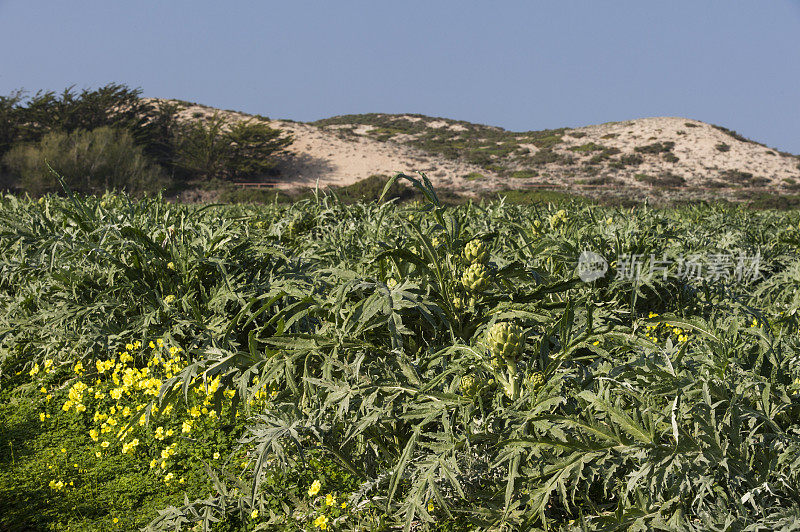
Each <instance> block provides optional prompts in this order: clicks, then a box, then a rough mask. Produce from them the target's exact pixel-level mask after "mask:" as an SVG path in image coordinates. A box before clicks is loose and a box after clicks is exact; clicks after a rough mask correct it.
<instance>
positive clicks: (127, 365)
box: [29, 339, 319, 490]
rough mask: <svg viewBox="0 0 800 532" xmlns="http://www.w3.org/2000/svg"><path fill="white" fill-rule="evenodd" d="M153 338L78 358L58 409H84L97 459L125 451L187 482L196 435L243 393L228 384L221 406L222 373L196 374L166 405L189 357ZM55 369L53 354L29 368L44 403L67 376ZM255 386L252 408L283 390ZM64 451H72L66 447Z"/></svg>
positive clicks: (57, 485)
mask: <svg viewBox="0 0 800 532" xmlns="http://www.w3.org/2000/svg"><path fill="white" fill-rule="evenodd" d="M147 345H148V346H149V350H148V349H147V348H146V347H143V344H142V342H138V341H137V342H133V343H128V344H127V345H125V346H124V349H121V348H120V349H119V350H117V351H116V353H115V354H113V355H112V356H110V357H108V358H100V359H98V360H95V361H93V362H92V363H91V364H88V363H87V364H86V367H84V363H82V362H80V361H79V362H77V363H75V364H74V365H73V366H71V372H70V373H71V376H70V377H69V378H71V379H72V382H71V383H69V386H68V388H67V390H66V397H64V402H63V403H59V406H58V407H56V408H57V409H58V410H59V411H60V412H61V413H62V414H61V415H75V416H80V417H81V418H82V419H83V420H84V422H85V423H86V425H87V434H88V436H89V438H90V439H91V442H92V443H91V444H90V448H89V450H90V451H92V452H93V453H94V455H95V457H96V458H102V457H103V456H104V455H106V454H107V453H108V452H110V451H114V452H117V451H118V452H120V453H121V454H122V455H125V456H127V457H128V458H129V459H132V460H136V461H140V462H143V463H144V464H147V463H148V462H149V464H150V470H151V471H154V472H157V473H156V474H157V475H158V476H159V477H160V478H161V480H162V481H163V482H165V483H167V484H170V483H173V482H177V483H178V484H183V482H184V478H183V477H180V472H181V471H183V470H184V469H185V462H186V460H185V459H186V458H188V457H190V456H193V455H192V453H193V452H195V451H193V450H192V447H191V446H192V442H193V441H195V440H196V439H197V438H198V437H202V435H204V434H207V433H209V432H211V431H214V430H216V429H217V428H218V426H219V423H220V417H221V416H222V415H224V413H226V412H229V410H230V408H231V407H232V405H231V403H230V401H231V400H232V399H233V397H234V396H235V393H236V392H235V391H234V390H232V389H229V390H225V391H224V393H223V394H222V399H223V401H222V404H221V408H222V411H218V409H217V408H218V407H220V405H219V404H217V406H215V396H217V395H218V392H219V391H220V386H221V381H220V378H219V377H216V378H214V379H203V378H202V377H197V378H196V379H195V380H194V381H193V382H191V383H190V386H189V392H190V393H189V395H188V398H187V399H186V402H185V403H183V402H182V403H181V406H180V407H179V408H178V407H177V406H176V407H175V408H173V405H171V404H168V405H159V404H158V401H157V397H158V394H159V392H160V391H161V390H162V388H163V386H164V383H166V382H168V381H169V379H172V378H173V377H175V376H176V375H179V374H180V372H181V371H182V370H184V369H185V368H186V366H187V364H188V362H189V361H188V359H187V357H186V355H185V353H184V352H183V350H182V349H181V348H180V347H177V346H169V345H168V344H167V343H166V342H165V341H164V340H162V339H157V340H155V341H151V342H148V343H147ZM53 371H54V363H53V361H52V360H47V361H45V362H44V363H43V364H41V365H39V364H37V365H34V366H33V368H32V369H31V370H30V371H29V373H30V376H31V377H34V378H36V379H38V380H40V381H41V383H40V384H37V386H41V388H40V391H41V392H42V394H46V401H44V402H43V404H46V403H47V402H49V401H50V400H51V399H52V398H53V396H52V395H51V394H50V393H48V388H51V389H55V387H56V386H57V387H60V385H59V384H57V383H55V382H51V381H53V379H54V378H55V379H61V378H62V377H63V373H60V374H56V376H55V377H53V378H51V377H47V376H46V375H47V374H50V373H53ZM43 373H44V374H46V375H43ZM183 384H184V383H183V382H182V381H177V382H176V383H175V385H176V386H183ZM52 385H55V386H52ZM253 385H254V387H255V388H256V391H255V392H254V394H253V396H252V397H251V398H250V400H249V405H250V407H254V406H265V405H266V404H267V402H268V401H269V400H270V399H271V398H274V397H276V395H277V393H278V391H277V389H275V388H274V387H270V386H266V385H265V386H261V387H259V386H258V379H257V378H255V379H254V380H253ZM45 410H46V411H45V412H41V413H40V414H39V419H40V421H41V422H46V421H47V420H48V418H49V417H50V413H49V412H47V410H48V409H47V408H46V409H45ZM231 413H233V412H231ZM233 414H235V415H238V414H239V412H238V411H237V412H235V413H233ZM148 419H149V423H148ZM92 446H94V448H91V447H92ZM61 452H62V453H63V455H64V456H66V455H67V449H66V448H63V449H62V450H61ZM70 452H72V451H71V450H70ZM210 454H211V453H209V456H210ZM213 457H214V459H215V460H218V459H219V458H220V453H219V452H214V453H213ZM246 463H247V462H245V464H246ZM47 480H50V479H47ZM49 485H50V487H51V488H52V489H53V490H61V489H63V488H64V487H65V486H68V485H69V484H65V483H64V482H63V481H61V480H58V478H56V479H54V480H52V481H51V482H50V484H49ZM318 489H319V488H318Z"/></svg>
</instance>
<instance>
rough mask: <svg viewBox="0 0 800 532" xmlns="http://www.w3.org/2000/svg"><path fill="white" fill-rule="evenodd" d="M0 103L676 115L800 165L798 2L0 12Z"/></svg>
mask: <svg viewBox="0 0 800 532" xmlns="http://www.w3.org/2000/svg"><path fill="white" fill-rule="evenodd" d="M0 49H1V50H2V51H3V53H2V59H0V94H7V93H9V92H10V91H12V90H13V89H17V88H25V89H29V90H36V89H54V90H60V89H63V88H64V87H66V86H68V85H72V84H75V85H77V86H78V87H79V88H81V87H97V86H99V85H103V84H105V83H108V82H112V81H113V82H119V83H125V84H128V85H130V86H134V87H141V88H142V89H143V91H144V94H145V95H146V96H158V97H167V98H181V99H184V100H190V101H195V102H200V103H204V104H207V105H213V106H215V107H221V108H226V109H237V110H242V111H247V112H251V113H260V114H263V115H267V116H270V117H273V118H291V119H294V120H315V119H319V118H325V117H329V116H334V115H339V114H348V113H367V112H387V113H405V112H410V113H423V114H427V115H432V116H444V117H448V118H455V119H461V120H468V121H471V122H479V123H484V124H491V125H498V126H502V127H505V128H507V129H511V130H516V131H521V130H529V129H544V128H553V127H561V126H569V127H574V126H581V125H587V124H595V123H602V122H609V121H616V120H626V119H631V118H638V117H646V116H683V117H688V118H696V119H699V120H704V121H707V122H712V123H715V124H719V125H723V126H726V127H729V128H731V129H735V130H737V131H738V132H740V133H742V134H743V135H745V136H747V137H750V138H753V139H755V140H758V141H761V142H764V143H766V144H768V145H770V146H773V147H777V148H779V149H783V150H786V151H791V152H793V153H800V0H772V1H769V2H765V1H763V0H761V1H755V0H753V1H744V0H742V1H739V0H718V1H712V0H708V1H697V0H694V1H683V0H673V1H672V2H651V1H642V0H637V1H627V0H615V1H614V2H599V1H596V0H594V1H570V0H562V1H559V2H544V1H531V0H529V1H501V0H495V1H491V2H472V1H469V0H460V1H444V0H442V1H435V0H428V1H427V2H417V1H414V0H406V1H403V2H388V1H379V0H371V1H346V0H341V1H338V2H322V1H319V2H310V1H308V2H307V1H300V0H297V1H289V2H287V1H282V2H263V1H262V2H255V1H253V2H219V1H214V2H207V1H204V0H192V1H182V0H169V1H167V2H164V1H163V0H162V1H159V2H156V1H149V0H141V1H136V2H115V1H108V0H105V1H94V0H76V1H71V2H55V1H49V2H46V1H36V0H0Z"/></svg>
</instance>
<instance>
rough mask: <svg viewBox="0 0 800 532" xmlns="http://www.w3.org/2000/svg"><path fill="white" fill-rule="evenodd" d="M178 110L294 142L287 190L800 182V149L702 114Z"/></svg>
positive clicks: (640, 191) (733, 192) (628, 188)
mask: <svg viewBox="0 0 800 532" xmlns="http://www.w3.org/2000/svg"><path fill="white" fill-rule="evenodd" d="M181 105H182V111H181V117H182V118H184V119H186V120H198V119H204V118H206V117H209V116H211V115H212V114H213V113H215V112H220V113H223V114H226V115H228V116H229V117H230V118H233V119H256V120H265V121H267V122H268V123H269V125H270V126H271V127H274V128H277V129H281V130H284V131H287V132H289V133H291V134H292V135H293V136H294V138H295V141H294V143H293V144H292V145H291V146H290V148H289V153H288V154H287V156H286V157H285V158H284V160H283V161H282V163H281V165H280V177H279V178H277V179H275V178H273V179H272V181H274V182H275V186H277V187H280V188H291V187H298V186H313V185H315V184H316V183H317V182H319V184H320V186H323V187H324V186H341V185H348V184H351V183H354V182H356V181H359V180H361V179H364V178H366V177H369V176H370V175H373V174H392V173H395V172H398V171H403V172H415V171H422V172H425V173H426V174H427V175H428V177H429V178H430V179H431V181H432V182H433V183H434V185H435V186H437V187H443V188H450V189H451V190H453V191H455V192H460V193H468V194H469V193H480V192H486V191H491V190H499V189H504V188H533V187H552V188H559V189H564V190H567V191H576V192H578V191H580V192H582V193H588V194H590V195H591V194H596V193H598V192H600V193H603V192H612V193H616V194H619V195H629V196H632V197H647V196H654V197H664V196H676V197H679V196H687V195H700V196H707V197H712V196H725V197H736V196H737V195H738V196H741V195H742V193H743V192H747V191H753V190H762V191H763V190H766V191H769V192H775V193H786V194H788V193H798V192H799V191H800V157H798V156H796V155H792V154H788V153H783V152H779V151H777V150H774V149H771V148H769V147H767V146H764V145H763V144H760V143H757V142H754V141H751V140H749V139H745V138H743V137H741V136H740V135H738V134H737V133H736V132H733V131H730V130H727V129H725V128H722V127H719V126H714V125H711V124H707V123H704V122H700V121H697V120H691V119H685V118H675V117H659V118H642V119H637V120H629V121H625V122H611V123H607V124H600V125H594V126H587V127H580V128H574V129H569V128H562V129H553V130H543V131H527V132H512V131H507V130H504V129H502V128H498V127H492V126H484V125H478V124H472V123H469V122H463V121H457V120H449V119H442V118H433V117H428V116H423V115H409V114H405V115H389V114H363V115H347V116H339V117H333V118H329V119H325V120H319V121H317V122H311V123H300V122H293V121H288V120H272V119H267V118H264V117H253V116H251V115H247V114H244V113H238V112H235V111H219V110H217V109H214V108H210V107H206V106H202V105H197V104H187V103H185V102H181Z"/></svg>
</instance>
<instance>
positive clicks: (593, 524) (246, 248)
mask: <svg viewBox="0 0 800 532" xmlns="http://www.w3.org/2000/svg"><path fill="white" fill-rule="evenodd" d="M395 179H407V180H408V181H409V182H410V183H411V184H412V185H413V186H415V187H417V188H418V189H419V190H420V191H421V192H422V194H424V197H425V199H426V201H425V202H424V203H423V204H413V205H396V204H394V203H391V202H389V203H382V202H377V203H370V204H363V203H362V204H355V205H344V204H342V203H340V202H339V201H338V200H337V199H336V198H335V197H333V196H327V195H320V196H318V197H316V198H315V199H314V200H306V201H301V202H298V203H296V204H294V205H292V206H289V207H286V206H281V205H266V206H243V205H235V206H223V205H208V206H192V205H173V204H169V203H167V202H164V201H163V200H161V199H146V200H138V201H134V200H132V199H130V198H128V197H126V196H124V195H111V194H109V195H106V196H103V197H86V198H78V197H69V198H57V197H46V198H43V199H41V200H38V201H36V200H29V199H22V198H17V197H13V196H6V197H4V198H3V199H2V201H0V310H2V312H0V370H1V371H2V374H0V394H4V395H3V397H4V399H5V400H7V401H10V400H12V399H14V400H20V399H23V400H25V401H32V402H35V403H36V404H39V403H38V402H42V404H43V405H45V401H48V402H52V405H54V406H52V408H51V407H48V406H46V405H45V406H42V407H41V408H42V410H41V412H42V413H41V416H42V421H43V423H50V422H51V421H50V419H51V418H49V417H48V416H53V418H58V419H60V420H61V419H63V420H69V421H63V422H64V423H78V424H80V423H83V424H84V425H80V426H85V427H86V428H87V430H88V429H89V428H91V427H93V426H94V425H92V422H93V421H94V422H97V419H98V418H97V415H98V414H96V412H101V408H102V409H108V408H113V412H117V411H118V410H122V409H123V408H125V407H126V406H129V407H130V414H129V416H127V417H125V421H123V422H121V423H122V425H125V427H123V426H119V429H117V428H116V427H115V428H114V430H111V429H110V428H109V429H108V430H107V433H108V438H107V440H108V442H109V445H108V446H109V448H110V449H111V450H106V449H104V448H101V447H99V445H100V444H99V441H100V440H102V439H103V435H102V433H92V434H91V436H92V437H91V438H88V437H87V438H86V445H87V449H89V451H87V452H91V453H99V455H100V456H102V457H103V458H99V459H100V460H104V459H106V458H105V456H106V454H105V453H107V454H108V455H109V456H111V454H113V452H112V450H113V449H114V448H118V449H122V451H117V454H120V453H124V454H125V460H130V463H131V464H144V465H143V466H142V467H143V468H145V469H147V463H148V462H150V463H151V464H154V465H151V466H150V469H148V471H150V472H149V473H147V475H152V478H153V481H154V482H162V483H163V482H167V483H169V481H165V480H163V479H164V478H166V477H167V475H169V474H172V475H173V476H172V477H169V478H170V481H172V479H173V478H175V479H177V478H178V477H181V475H183V474H185V475H186V476H187V478H189V473H188V472H186V473H184V471H188V468H189V467H190V465H186V464H183V463H181V462H177V463H176V462H175V461H174V460H175V459H174V458H172V455H171V454H170V453H173V454H175V453H178V454H177V455H176V456H178V457H180V456H185V457H188V456H190V455H189V454H185V455H181V454H180V453H182V452H185V453H189V452H192V451H191V449H193V447H192V445H200V444H199V443H197V442H199V441H204V442H208V441H211V440H212V438H211V435H212V434H213V435H215V436H214V438H217V439H213V441H223V440H222V439H219V438H221V437H220V436H219V435H220V434H222V435H225V437H226V438H228V439H230V438H233V440H234V441H231V442H229V443H226V444H225V445H222V444H221V443H220V444H219V447H218V448H217V447H213V446H212V447H209V449H208V453H209V454H210V453H212V452H213V453H215V456H217V455H219V454H220V452H222V453H224V454H225V456H231V457H234V456H235V457H236V459H230V460H225V459H224V458H225V456H223V457H221V458H219V459H218V460H217V461H211V462H209V463H208V464H206V466H203V467H204V469H202V471H204V472H203V473H202V475H203V480H202V481H201V482H200V484H196V485H194V486H195V488H196V489H195V488H193V490H192V491H191V493H192V496H187V497H186V498H184V497H183V496H180V497H175V498H174V500H172V502H170V504H168V505H166V507H164V508H162V509H161V511H159V512H158V513H155V512H153V513H152V515H148V516H147V522H148V528H149V529H151V530H180V529H186V530H188V529H193V530H202V529H208V530H240V529H241V530H258V529H268V530H320V529H323V530H325V529H327V530H395V529H405V530H421V529H434V530H538V529H542V530H573V529H574V530H584V529H586V530H617V529H618V530H650V529H662V530H754V531H755V530H776V529H786V530H789V529H791V527H792V526H796V525H794V523H796V522H797V521H798V520H800V395H799V394H798V392H800V356H798V353H800V351H798V341H800V329H799V328H798V327H799V326H800V323H799V318H798V308H799V307H800V297H798V283H800V257H798V253H797V250H798V246H800V231H798V222H799V221H800V215H798V213H796V212H784V213H779V212H773V211H765V212H754V211H748V210H745V209H743V208H737V207H732V206H686V207H679V208H672V209H664V210H653V209H649V208H647V207H637V208H633V209H625V210H621V209H613V208H604V207H598V206H594V205H588V204H583V203H577V202H575V203H571V204H566V205H561V206H541V205H539V206H537V205H531V206H519V205H509V204H505V203H503V202H502V201H496V202H491V203H481V204H474V203H472V204H467V205H464V206H459V207H446V206H443V205H442V204H440V202H439V200H438V198H437V196H436V192H435V191H434V190H433V189H432V187H430V185H429V183H428V181H427V179H426V178H425V177H424V176H421V178H420V179H417V178H413V177H410V176H403V175H398V176H396V178H395ZM387 189H388V185H387ZM586 250H589V251H592V252H594V253H597V254H598V255H599V256H601V257H604V258H605V259H606V260H607V262H608V271H607V272H605V274H604V275H603V276H601V277H600V278H599V279H596V280H591V281H587V282H584V281H583V280H581V278H580V277H579V276H578V275H577V274H576V267H577V263H578V260H579V257H580V256H581V253H582V252H583V251H586ZM742 254H746V255H747V256H750V257H753V256H757V257H759V259H760V270H759V273H760V275H758V276H755V278H754V279H742V280H737V279H733V278H732V277H730V276H723V275H721V274H720V272H719V271H717V275H716V276H713V277H703V278H700V277H698V276H694V277H692V276H687V275H685V272H681V271H680V269H679V268H677V267H665V268H663V269H660V270H658V271H657V272H656V273H652V272H651V273H649V274H648V272H647V271H645V270H647V267H642V268H641V271H638V270H637V272H638V274H636V275H630V269H629V268H627V269H626V266H625V261H626V260H628V259H627V258H630V257H634V256H636V257H642V258H643V261H644V264H645V265H648V264H653V263H654V262H655V260H656V259H658V260H660V261H662V262H670V263H671V264H673V266H674V265H675V264H678V263H681V264H686V263H683V262H681V261H682V260H683V258H684V257H690V256H698V257H700V256H702V257H736V256H741V255H742ZM648 261H649V262H648ZM731 268H733V265H731ZM731 271H732V269H731ZM153 339H159V342H158V344H153V346H152V349H151V348H148V347H147V345H148V344H149V343H150V342H151V341H152V340H153ZM162 339H163V340H162ZM162 343H163V345H162ZM139 346H142V347H141V348H140V347H139ZM169 346H179V347H174V348H173V350H172V351H170V352H169V353H170V355H171V356H172V358H169V357H168V356H166V355H163V356H162V355H158V354H157V353H165V351H164V350H165V349H167V348H168V347H169ZM126 347H127V348H126ZM119 353H125V355H120V354H119ZM154 353H155V354H154ZM158 357H161V358H158ZM128 358H129V359H130V360H128ZM154 360H158V362H154ZM167 360H168V361H169V364H170V365H169V366H168V367H165V364H166V361H167ZM78 364H80V366H77V365H78ZM115 364H119V372H120V375H121V376H122V377H124V376H125V375H134V376H136V379H138V380H135V379H134V380H131V381H130V382H129V383H126V382H123V383H122V384H118V383H117V384H115V383H112V382H111V379H110V378H109V377H108V375H109V374H110V373H111V372H112V371H116V370H114V369H113V368H114V367H115V366H114V365H115ZM76 366H77V368H76ZM40 368H41V369H40ZM102 368H106V369H102ZM126 368H130V371H129V372H128V373H127V374H126V373H125V372H126V371H128V370H127V369H126ZM144 368H151V369H150V370H148V371H144ZM45 369H47V371H45ZM101 369H102V371H101ZM106 371H108V372H109V373H105V372H106ZM43 375H46V376H47V377H46V379H47V380H43V379H44V377H43ZM131 379H133V377H131ZM122 380H123V381H124V378H122ZM129 380H130V379H129ZM78 382H80V383H81V384H80V385H77V383H78ZM137 382H138V383H141V382H146V383H147V384H145V385H142V384H136V383H137ZM84 383H85V384H84ZM106 383H107V384H106ZM106 385H107V386H108V389H109V390H111V391H114V390H119V391H116V392H114V394H116V395H118V396H119V397H118V398H116V399H114V400H112V399H110V398H109V396H107V395H103V394H106V393H109V394H111V393H112V392H111V391H109V392H106V391H102V392H101V391H100V390H101V387H103V386H106ZM126 386H127V388H126ZM137 386H138V387H137ZM40 387H41V388H42V389H44V390H46V392H40V391H39V388H40ZM88 387H94V388H96V390H95V391H91V392H90V391H88V390H89V388H88ZM134 388H135V389H134ZM75 390H77V391H75ZM102 390H106V388H102ZM137 390H138V391H137ZM45 393H47V394H48V396H52V397H51V398H50V399H46V400H45V399H44V398H43V397H42V396H43V395H44V394H45ZM92 393H94V394H95V395H91V394H92ZM114 394H112V396H113V395H114ZM137 394H138V395H137ZM148 394H149V395H148ZM100 395H102V396H101V397H99V396H100ZM134 397H138V398H139V399H137V400H138V401H140V403H138V404H133V403H131V402H130V401H133V398H134ZM65 401H71V402H70V405H69V406H70V408H61V405H62V404H65ZM103 401H106V402H103ZM126 401H129V402H127V403H126ZM47 404H50V403H47ZM75 405H80V406H81V407H82V408H83V409H81V408H75ZM48 408H50V410H48ZM137 408H138V409H137ZM193 408H194V409H198V410H197V411H198V412H199V409H201V408H202V409H204V410H206V413H205V414H206V415H208V416H209V419H208V420H207V421H205V422H203V423H204V424H200V421H199V420H200V419H206V418H203V417H202V415H201V414H198V415H197V416H194V414H191V412H192V409H193ZM84 410H85V411H84ZM165 410H166V411H167V412H171V413H165ZM102 411H103V412H105V411H106V410H102ZM212 411H213V412H214V414H208V412H212ZM181 412H183V414H181ZM186 412H189V414H187V413H186ZM102 415H104V414H100V420H101V421H102V420H103V418H102ZM181 415H182V416H183V417H178V418H176V421H174V425H169V424H168V423H167V421H165V419H167V418H168V417H169V416H181ZM93 416H94V417H93ZM193 420H194V421H193ZM35 421H36V420H34V422H35ZM59 423H61V421H59ZM97 423H99V422H97ZM105 423H106V425H107V424H108V421H107V420H106V421H105ZM187 423H188V424H189V430H186V424H187ZM182 424H183V425H182ZM169 426H174V427H175V428H174V431H173V432H169V429H168V427H169ZM134 427H135V428H136V430H137V431H139V432H137V433H135V434H136V441H137V444H136V445H134V444H133V443H132V442H133V439H131V438H132V437H133V436H129V435H128V432H126V431H127V430H133V428H134ZM158 427H162V430H160V431H159V430H158ZM181 427H183V432H182V431H181ZM92 430H95V429H92ZM98 430H99V429H98ZM104 430H105V429H104ZM97 434H100V437H99V438H98V439H95V438H94V436H95V435H97ZM131 434H134V433H131ZM167 434H169V436H167ZM233 436H235V437H233ZM140 440H141V442H142V443H141V444H140V443H139V441H140ZM225 441H228V440H225ZM9 442H11V436H10V432H9V433H8V434H7V435H2V434H0V444H2V445H3V447H2V449H0V460H1V461H2V463H3V467H4V468H5V467H6V466H8V467H9V468H10V467H11V464H12V461H16V460H17V457H16V456H17V455H14V456H12V453H11V452H10V451H8V449H7V447H8V444H9ZM147 442H152V444H153V445H156V444H158V445H161V447H158V448H156V447H152V448H151V447H148V445H150V443H147ZM170 442H172V443H170ZM173 443H174V444H175V445H174V446H172V447H170V446H171V445H173ZM13 445H15V446H17V447H19V445H20V443H19V442H17V441H16V440H15V441H14V442H13ZM204 445H212V444H210V443H205V444H204ZM213 445H217V444H213ZM156 449H159V450H156ZM164 449H172V451H169V450H167V451H166V456H167V457H166V458H159V456H161V457H164ZM182 449H184V450H182ZM17 452H19V451H17ZM158 453H161V454H160V455H159V454H158ZM168 460H169V461H170V462H169V463H170V464H173V465H170V467H172V468H174V472H173V469H166V468H162V467H161V466H160V465H159V464H161V463H164V462H167V461H168ZM314 460H317V461H319V460H324V461H325V463H326V464H329V465H328V466H327V467H328V469H327V471H328V472H329V473H330V478H328V479H323V481H322V482H320V481H316V482H315V483H314V484H311V483H310V482H308V483H306V484H302V482H305V481H303V480H296V479H298V478H304V477H302V474H303V473H302V472H303V471H306V470H307V469H308V468H309V467H311V465H310V464H311V463H312V462H313V461H314ZM184 461H186V462H189V461H190V460H189V459H188V458H185V460H184ZM14 463H15V462H14ZM131 467H133V466H131ZM199 467H200V466H199V465H198V468H199ZM198 471H199V469H198ZM181 478H182V477H181ZM81 479H82V477H81V476H80V475H77V476H75V477H74V482H75V483H76V486H77V485H78V484H80V483H81V481H82V480H81ZM275 479H283V480H282V481H276V480H275ZM287 479H295V480H287ZM48 481H51V482H52V483H55V484H52V483H51V485H50V487H48ZM41 482H42V490H44V491H46V492H48V493H53V494H66V493H67V492H68V490H69V489H70V487H69V485H66V486H63V485H62V486H61V487H58V482H61V480H57V479H55V478H47V479H41ZM282 482H283V483H282ZM287 482H294V483H295V484H297V483H300V484H298V485H299V493H300V496H297V495H296V492H298V490H292V489H290V487H289V484H287ZM54 486H55V487H54ZM197 486H200V488H197ZM73 488H74V489H78V488H77V487H75V486H73ZM201 488H202V489H201ZM323 488H324V489H323ZM15 489H16V492H15ZM21 490H22V488H19V487H17V488H13V487H11V488H7V487H0V505H1V504H7V505H9V506H8V507H9V508H11V507H12V506H13V505H12V503H11V501H10V499H11V497H12V495H13V496H15V497H16V496H21V495H22V494H21V493H20V491H21ZM184 491H186V492H187V493H188V492H189V490H184ZM290 492H291V493H293V494H295V495H291V496H290V495H289V493H290ZM326 492H328V493H327V495H326ZM334 492H335V494H334ZM176 493H181V494H182V493H183V491H181V489H178V490H177V491H176ZM53 496H55V495H53ZM58 496H66V495H58ZM332 501H333V502H332ZM66 508H67V507H65V509H64V510H63V511H65V512H68V511H69V510H68V509H66ZM3 513H4V512H3V511H0V528H3V525H6V526H7V527H8V528H13V526H12V525H16V526H19V523H20V522H21V521H11V517H5V518H4V517H2V515H3ZM6 515H7V516H10V515H12V514H11V513H6ZM13 515H16V516H18V515H20V514H19V513H15V514H13ZM4 519H7V520H8V521H6V522H4ZM14 519H21V518H19V517H15V518H14ZM41 526H42V527H43V528H45V527H46V526H52V527H53V528H52V529H57V528H56V527H55V526H54V525H47V524H46V523H45V524H42V525H41ZM45 529H46V528H45ZM108 529H111V528H108Z"/></svg>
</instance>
